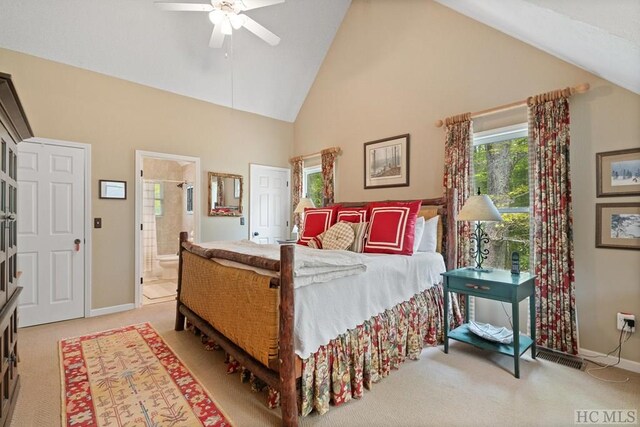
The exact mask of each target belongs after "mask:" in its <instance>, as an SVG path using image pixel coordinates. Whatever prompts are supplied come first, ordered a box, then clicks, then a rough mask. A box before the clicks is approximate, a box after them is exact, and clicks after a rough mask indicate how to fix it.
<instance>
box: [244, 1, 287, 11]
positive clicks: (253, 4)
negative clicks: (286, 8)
mask: <svg viewBox="0 0 640 427" xmlns="http://www.w3.org/2000/svg"><path fill="white" fill-rule="evenodd" d="M238 3H240V4H241V5H242V10H251V9H257V8H259V7H265V6H272V5H274V4H280V3H284V0H239V1H238Z"/></svg>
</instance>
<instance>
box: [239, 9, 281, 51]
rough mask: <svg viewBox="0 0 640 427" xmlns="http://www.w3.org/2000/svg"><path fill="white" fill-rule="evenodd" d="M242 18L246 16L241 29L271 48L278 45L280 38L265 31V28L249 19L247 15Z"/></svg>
mask: <svg viewBox="0 0 640 427" xmlns="http://www.w3.org/2000/svg"><path fill="white" fill-rule="evenodd" d="M244 16H246V19H245V21H244V24H243V25H242V26H243V27H245V28H246V29H247V30H249V31H251V32H252V33H253V34H255V35H256V36H258V37H260V38H261V39H262V40H264V41H266V42H267V43H269V44H270V45H271V46H275V45H277V44H278V43H280V37H278V36H276V35H275V34H273V33H272V32H271V31H269V30H267V29H266V28H265V27H263V26H262V25H260V24H258V23H257V22H256V21H254V20H253V19H251V18H249V17H248V16H247V15H244Z"/></svg>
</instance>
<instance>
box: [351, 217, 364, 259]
mask: <svg viewBox="0 0 640 427" xmlns="http://www.w3.org/2000/svg"><path fill="white" fill-rule="evenodd" d="M349 225H350V226H351V227H353V232H354V234H355V237H354V239H353V244H352V245H351V246H350V247H349V250H350V251H351V252H358V253H362V252H364V242H365V240H366V238H367V229H368V228H369V223H368V222H351V223H349Z"/></svg>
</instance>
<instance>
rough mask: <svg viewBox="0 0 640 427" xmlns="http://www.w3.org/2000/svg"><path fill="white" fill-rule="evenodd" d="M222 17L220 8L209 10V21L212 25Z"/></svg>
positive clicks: (220, 20)
mask: <svg viewBox="0 0 640 427" xmlns="http://www.w3.org/2000/svg"><path fill="white" fill-rule="evenodd" d="M223 19H224V12H223V11H221V10H220V9H214V10H212V11H211V12H209V21H211V23H212V24H213V25H218V24H219V23H221V22H222V20H223Z"/></svg>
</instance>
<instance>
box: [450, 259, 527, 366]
mask: <svg viewBox="0 0 640 427" xmlns="http://www.w3.org/2000/svg"><path fill="white" fill-rule="evenodd" d="M442 275H443V276H444V306H445V307H449V292H456V293H459V294H464V295H465V297H466V301H465V303H466V304H465V310H464V316H465V320H466V321H467V322H468V321H469V296H474V297H478V298H486V299H490V300H495V301H502V302H508V303H511V313H512V316H511V318H512V321H513V331H514V334H513V343H511V344H501V343H497V342H493V341H488V340H485V339H483V338H480V337H479V336H477V335H475V334H473V333H472V332H471V331H469V327H468V325H467V324H466V323H465V324H463V325H461V326H459V327H457V328H455V329H454V330H452V331H451V332H449V310H448V309H445V310H444V352H445V353H449V338H451V339H454V340H456V341H461V342H465V343H468V344H471V345H474V346H476V347H479V348H482V349H484V350H490V351H497V352H499V353H502V354H506V355H508V356H512V357H513V365H514V375H515V377H516V378H520V356H521V355H522V354H523V353H524V352H525V351H527V349H528V348H529V347H531V357H532V358H533V359H535V358H536V326H535V325H536V303H535V298H534V297H535V287H534V285H535V278H536V276H534V275H531V274H529V273H520V274H519V275H512V274H511V272H510V271H507V270H497V269H495V270H490V271H476V270H473V269H470V268H459V269H457V270H451V271H447V272H446V273H442ZM525 298H529V308H530V309H529V311H530V315H531V338H529V337H528V336H526V335H520V334H519V333H516V332H520V313H519V304H518V303H519V302H520V301H522V300H523V299H525Z"/></svg>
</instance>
